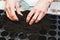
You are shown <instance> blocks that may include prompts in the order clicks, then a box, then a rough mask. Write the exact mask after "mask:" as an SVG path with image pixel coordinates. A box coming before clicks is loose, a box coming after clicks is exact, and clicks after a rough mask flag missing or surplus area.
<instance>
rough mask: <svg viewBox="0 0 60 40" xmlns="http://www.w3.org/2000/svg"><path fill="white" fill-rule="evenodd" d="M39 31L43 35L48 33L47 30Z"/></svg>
mask: <svg viewBox="0 0 60 40" xmlns="http://www.w3.org/2000/svg"><path fill="white" fill-rule="evenodd" d="M39 33H40V34H42V35H45V34H47V30H40V31H39Z"/></svg>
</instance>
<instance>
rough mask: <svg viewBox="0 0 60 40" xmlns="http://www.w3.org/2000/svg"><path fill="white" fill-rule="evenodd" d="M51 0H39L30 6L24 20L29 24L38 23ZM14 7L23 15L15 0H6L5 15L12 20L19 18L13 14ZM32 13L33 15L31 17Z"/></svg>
mask: <svg viewBox="0 0 60 40" xmlns="http://www.w3.org/2000/svg"><path fill="white" fill-rule="evenodd" d="M52 2H53V0H39V1H38V2H37V3H36V4H35V6H34V7H33V8H32V10H31V11H30V13H28V15H27V17H26V22H27V23H29V24H30V25H32V24H33V23H38V22H39V21H40V20H41V19H42V18H43V17H44V16H45V15H46V12H47V10H48V7H49V5H50V4H51V3H52ZM14 9H16V11H17V13H18V14H20V15H21V16H23V14H22V13H21V12H20V11H19V4H18V1H17V0H6V5H5V11H6V15H7V17H8V18H9V19H11V20H12V21H18V20H19V19H18V17H17V16H16V14H15V12H14V11H15V10H14ZM33 14H34V16H33V17H32V15H33ZM31 17H32V19H31ZM30 19H31V20H30Z"/></svg>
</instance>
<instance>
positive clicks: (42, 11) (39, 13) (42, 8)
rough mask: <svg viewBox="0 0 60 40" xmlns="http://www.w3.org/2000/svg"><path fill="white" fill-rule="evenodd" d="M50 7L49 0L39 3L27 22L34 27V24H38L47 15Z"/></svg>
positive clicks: (41, 0)
mask: <svg viewBox="0 0 60 40" xmlns="http://www.w3.org/2000/svg"><path fill="white" fill-rule="evenodd" d="M49 5H50V3H48V2H47V0H44V1H43V0H40V1H38V2H37V4H36V5H35V6H34V7H33V9H32V10H31V12H30V13H29V14H28V15H27V18H26V22H29V24H30V25H32V24H33V23H34V22H35V23H38V22H39V21H40V20H41V19H42V18H43V17H44V16H45V15H46V12H47V9H48V7H49ZM32 15H33V17H32ZM31 17H32V19H31ZM30 19H31V20H30Z"/></svg>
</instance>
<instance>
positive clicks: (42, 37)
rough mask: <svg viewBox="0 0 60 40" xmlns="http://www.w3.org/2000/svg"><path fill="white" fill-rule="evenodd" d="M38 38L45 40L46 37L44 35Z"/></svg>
mask: <svg viewBox="0 0 60 40" xmlns="http://www.w3.org/2000/svg"><path fill="white" fill-rule="evenodd" d="M38 40H46V37H45V36H39V37H38Z"/></svg>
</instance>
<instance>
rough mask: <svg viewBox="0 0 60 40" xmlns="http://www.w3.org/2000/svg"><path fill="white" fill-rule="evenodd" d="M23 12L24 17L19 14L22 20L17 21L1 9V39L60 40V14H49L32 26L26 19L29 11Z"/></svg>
mask: <svg viewBox="0 0 60 40" xmlns="http://www.w3.org/2000/svg"><path fill="white" fill-rule="evenodd" d="M22 13H23V14H24V16H23V17H21V16H20V15H18V14H17V16H18V18H19V20H20V21H19V22H16V21H11V20H10V19H8V18H7V17H6V15H5V12H4V11H3V10H0V40H60V16H58V15H48V14H47V15H46V16H45V17H44V18H43V19H42V20H41V21H40V22H39V23H37V24H33V25H31V26H30V25H29V24H28V23H26V22H25V21H24V20H25V18H26V15H27V14H28V13H29V11H28V10H26V11H23V12H22ZM25 13H26V14H25ZM20 18H21V19H20Z"/></svg>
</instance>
